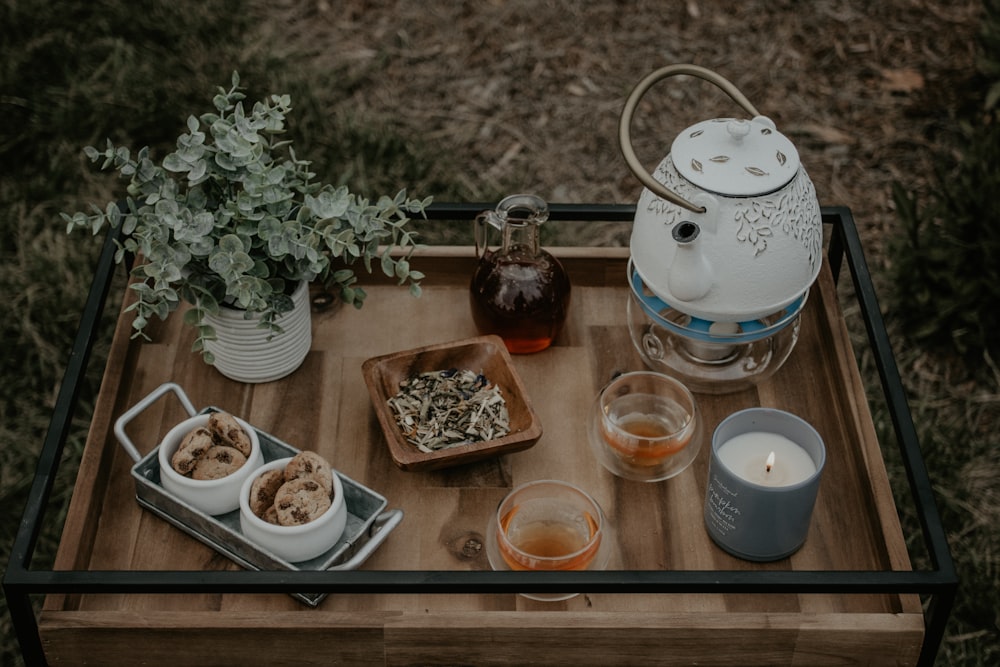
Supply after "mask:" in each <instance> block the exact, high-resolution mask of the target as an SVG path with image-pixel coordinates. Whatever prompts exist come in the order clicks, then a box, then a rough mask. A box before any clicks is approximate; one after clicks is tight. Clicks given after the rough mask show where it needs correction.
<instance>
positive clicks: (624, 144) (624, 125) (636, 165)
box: [618, 64, 760, 213]
mask: <svg viewBox="0 0 1000 667" xmlns="http://www.w3.org/2000/svg"><path fill="white" fill-rule="evenodd" d="M679 74H687V75H689V76H695V77H698V78H699V79H704V80H705V81H708V82H709V83H713V84H715V85H716V86H718V87H719V88H721V89H722V91H723V92H725V93H726V94H727V95H729V97H731V98H732V99H733V101H734V102H736V103H737V104H739V105H740V106H741V107H743V109H744V110H745V111H746V112H747V113H749V114H750V115H751V116H753V117H756V116H759V115H760V113H758V112H757V109H756V107H754V105H753V104H751V103H750V101H749V100H748V99H747V98H746V97H745V96H744V95H743V93H741V92H740V91H739V90H738V89H737V88H736V86H734V85H733V84H732V82H730V81H729V80H728V79H725V78H724V77H722V76H720V75H718V74H716V73H715V72H713V71H712V70H710V69H705V68H704V67H700V66H698V65H687V64H680V65H667V66H666V67H661V68H660V69H658V70H656V71H655V72H652V73H651V74H648V75H647V76H646V77H645V78H644V79H642V80H641V81H640V82H639V83H638V84H637V85H636V87H635V88H634V89H633V90H632V92H631V93H630V94H629V96H628V99H627V100H626V101H625V108H624V109H623V110H622V115H621V119H620V120H619V123H618V143H619V144H620V145H621V151H622V156H623V157H624V158H625V164H627V165H628V168H629V169H631V170H632V173H633V174H635V176H636V178H638V179H639V182H640V183H642V184H643V185H644V186H646V187H647V188H648V189H649V190H650V191H651V192H653V194H655V195H657V196H658V197H662V198H663V199H666V200H667V201H669V202H672V203H674V204H677V205H678V206H682V207H684V208H686V209H688V210H689V211H693V212H694V213H704V212H705V207H704V206H698V205H697V204H693V203H691V202H690V201H688V200H687V199H684V198H683V197H681V196H680V195H678V194H677V193H676V192H674V191H672V190H670V189H668V188H667V187H666V186H664V185H663V184H662V183H660V182H659V181H657V180H656V179H655V178H653V176H652V174H650V173H649V172H648V171H647V170H646V168H645V167H644V166H643V165H642V163H641V162H640V161H639V158H638V157H636V154H635V149H634V148H633V147H632V117H633V116H634V115H635V109H636V107H637V106H638V105H639V100H640V99H641V98H642V96H643V95H645V94H646V91H648V90H649V89H650V87H651V86H652V85H653V84H654V83H656V82H657V81H660V80H662V79H666V78H668V77H671V76H677V75H679Z"/></svg>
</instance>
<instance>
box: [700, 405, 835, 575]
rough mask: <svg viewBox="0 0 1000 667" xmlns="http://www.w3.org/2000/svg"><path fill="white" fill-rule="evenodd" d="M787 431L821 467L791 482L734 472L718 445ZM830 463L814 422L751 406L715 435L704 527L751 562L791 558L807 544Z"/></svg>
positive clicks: (739, 555)
mask: <svg viewBox="0 0 1000 667" xmlns="http://www.w3.org/2000/svg"><path fill="white" fill-rule="evenodd" d="M754 431H760V432H765V433H774V434H777V435H781V436H784V437H785V438H788V439H789V440H791V441H792V442H794V443H796V444H797V445H799V446H801V447H802V448H803V449H804V450H805V451H806V452H807V453H808V454H809V456H810V458H812V460H813V463H814V464H815V465H816V472H815V473H814V474H812V475H810V476H809V477H808V478H806V479H805V480H803V481H801V482H798V483H795V484H790V485H787V486H763V485H761V484H757V483H755V482H751V481H748V480H746V479H744V478H743V477H741V476H738V475H736V474H734V472H733V471H732V470H730V469H729V468H728V467H727V466H726V464H725V463H723V462H722V460H721V459H720V458H719V454H718V452H719V448H720V447H722V445H724V444H725V443H726V442H728V441H729V440H731V439H732V438H734V437H736V436H737V435H740V434H743V433H749V432H754ZM825 463H826V448H825V447H824V445H823V439H822V438H821V437H820V435H819V433H817V432H816V429H814V428H813V427H812V426H811V425H810V424H809V423H807V422H806V421H804V420H803V419H801V418H800V417H797V416H795V415H793V414H791V413H788V412H784V411H782V410H775V409H771V408H750V409H747V410H741V411H740V412H736V413H734V414H732V415H730V416H729V417H727V418H726V419H724V420H723V421H722V422H721V423H720V424H719V425H718V427H716V429H715V433H714V434H713V435H712V449H711V460H710V462H709V469H708V488H707V490H706V494H705V529H706V530H707V531H708V534H709V536H710V537H711V538H712V540H713V541H714V542H715V543H716V544H718V545H719V546H720V547H722V548H723V549H725V550H726V551H728V552H729V553H731V554H732V555H734V556H737V557H739V558H743V559H745V560H751V561H761V562H763V561H773V560H780V559H782V558H786V557H788V556H790V555H792V554H793V553H795V552H796V551H798V549H799V548H800V547H801V546H802V545H803V543H804V542H805V540H806V535H807V534H808V532H809V523H810V521H811V519H812V512H813V506H814V505H815V503H816V495H817V493H818V492H819V482H820V477H821V474H822V472H823V466H824V464H825Z"/></svg>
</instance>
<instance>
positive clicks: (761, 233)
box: [646, 157, 823, 271]
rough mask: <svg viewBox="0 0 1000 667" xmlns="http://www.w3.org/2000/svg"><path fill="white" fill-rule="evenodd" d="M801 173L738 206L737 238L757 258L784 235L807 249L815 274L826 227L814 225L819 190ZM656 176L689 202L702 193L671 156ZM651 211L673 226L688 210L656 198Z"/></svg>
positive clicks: (661, 164) (650, 205)
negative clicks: (770, 241) (778, 187)
mask: <svg viewBox="0 0 1000 667" xmlns="http://www.w3.org/2000/svg"><path fill="white" fill-rule="evenodd" d="M799 170H800V172H801V173H800V174H798V175H797V176H796V177H795V178H793V179H792V181H791V183H789V185H787V186H786V187H785V188H784V189H783V190H780V191H778V192H775V193H772V194H770V195H766V196H763V197H757V198H750V199H746V200H743V201H740V202H739V203H737V205H736V213H735V222H736V223H737V224H736V233H735V235H736V239H737V240H738V241H739V242H740V243H742V244H746V245H747V246H748V247H749V248H750V249H751V250H752V251H753V253H754V255H755V256H757V255H760V254H761V253H763V252H765V251H766V250H767V245H768V240H769V239H773V238H775V234H776V233H777V232H780V233H781V234H783V235H785V236H791V237H793V238H794V239H795V240H797V241H798V242H799V243H800V244H802V247H803V248H804V249H805V250H806V253H807V256H808V261H809V266H810V268H811V269H812V270H814V271H815V269H816V266H817V263H818V262H819V261H821V259H822V243H823V239H822V234H823V230H822V226H815V225H812V224H810V221H811V220H813V219H814V218H815V215H818V213H814V211H813V210H811V209H813V208H814V207H816V208H818V202H817V201H816V191H815V187H814V186H813V183H812V181H811V180H809V177H808V175H807V174H806V173H805V169H804V168H802V167H801V166H800V167H799ZM654 176H655V177H656V179H657V180H658V181H660V182H661V183H663V185H665V186H666V187H667V188H670V189H671V190H673V191H674V192H676V193H677V194H679V195H680V196H682V197H685V198H687V199H691V198H692V197H694V195H696V194H698V193H699V192H701V190H699V189H698V188H696V187H694V186H692V185H691V183H690V182H689V181H688V180H687V179H685V178H684V177H683V176H681V175H680V173H679V172H678V171H677V169H676V168H675V167H674V165H673V162H672V161H671V160H670V159H669V157H668V158H667V159H665V160H663V162H661V163H660V165H659V166H658V167H657V169H656V171H655V172H654ZM646 208H647V210H648V211H649V212H650V213H652V214H654V215H655V216H656V217H657V219H659V220H661V221H662V222H663V224H664V225H666V226H668V227H670V226H672V225H674V224H675V223H677V222H679V221H680V220H683V219H685V218H686V216H687V213H686V211H685V210H684V209H682V208H680V207H679V206H676V205H674V204H671V203H670V202H668V201H666V200H664V199H661V198H659V197H656V196H653V197H652V198H651V199H650V201H649V203H648V205H647V207H646Z"/></svg>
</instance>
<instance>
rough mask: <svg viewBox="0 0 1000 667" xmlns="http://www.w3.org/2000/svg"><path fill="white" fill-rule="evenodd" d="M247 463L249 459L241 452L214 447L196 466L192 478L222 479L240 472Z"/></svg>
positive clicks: (229, 448) (230, 448)
mask: <svg viewBox="0 0 1000 667" xmlns="http://www.w3.org/2000/svg"><path fill="white" fill-rule="evenodd" d="M246 462H247V457H245V456H243V453H242V452H241V451H240V450H238V449H234V448H232V447H225V446H223V445H212V446H211V447H209V448H208V451H206V452H205V453H204V455H202V457H201V458H199V459H198V461H197V462H196V463H195V464H194V470H192V471H191V478H192V479H200V480H209V479H222V478H223V477H226V476H228V475H231V474H233V473H234V472H236V471H237V470H239V469H240V468H241V467H242V466H243V464H244V463H246Z"/></svg>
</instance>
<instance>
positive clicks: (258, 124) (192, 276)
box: [60, 71, 431, 363]
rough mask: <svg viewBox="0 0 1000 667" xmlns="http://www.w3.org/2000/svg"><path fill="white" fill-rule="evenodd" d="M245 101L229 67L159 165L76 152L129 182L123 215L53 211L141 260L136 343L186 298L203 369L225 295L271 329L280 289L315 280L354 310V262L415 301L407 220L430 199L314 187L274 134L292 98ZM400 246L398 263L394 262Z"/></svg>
mask: <svg viewBox="0 0 1000 667" xmlns="http://www.w3.org/2000/svg"><path fill="white" fill-rule="evenodd" d="M245 98H246V95H245V94H244V92H243V91H242V89H241V88H240V78H239V74H238V72H235V71H234V72H233V73H232V78H231V86H230V87H228V88H226V87H219V89H218V92H217V93H216V94H215V95H214V96H213V97H212V100H211V103H212V108H211V109H210V110H209V111H207V112H204V113H200V114H191V115H189V116H187V118H186V120H185V124H184V125H185V127H184V129H186V132H183V133H181V134H180V135H179V136H178V138H177V142H176V150H175V151H173V152H171V153H169V154H168V155H166V156H165V157H164V158H163V160H162V161H161V162H160V163H157V162H155V161H154V160H153V159H152V156H151V154H150V150H149V148H148V147H143V148H141V149H140V150H139V151H138V152H136V153H135V155H134V157H133V153H132V151H131V150H130V149H129V148H127V147H125V146H119V145H116V144H114V143H113V142H112V141H111V140H110V139H109V140H107V141H106V146H105V148H104V150H99V149H97V148H94V147H92V146H87V147H85V148H84V149H83V152H84V154H85V155H86V157H87V158H88V159H90V160H91V161H92V162H94V163H95V164H100V168H101V169H105V170H108V169H114V170H116V171H118V173H119V174H120V175H121V176H122V177H123V178H124V179H125V180H126V182H127V185H126V193H127V196H126V197H125V201H126V211H127V212H125V213H123V212H122V210H121V209H120V208H119V207H118V202H117V201H112V202H109V203H108V204H107V205H106V206H105V207H104V208H103V209H102V208H99V207H93V208H92V211H91V213H89V214H88V213H86V212H75V213H73V214H67V213H63V214H60V219H61V221H62V222H63V223H64V224H65V225H66V230H67V232H68V233H72V232H73V231H75V230H77V229H81V228H82V229H87V230H89V231H90V232H92V233H93V234H97V233H99V232H100V231H101V230H103V229H105V228H107V227H112V228H120V230H121V232H122V234H124V235H125V236H124V238H122V240H121V241H120V242H119V246H118V249H117V251H116V253H115V261H117V262H123V261H125V259H126V258H127V257H129V256H135V257H137V258H139V263H138V264H137V265H136V266H135V267H133V271H132V275H133V276H135V277H136V280H135V281H133V282H132V283H130V289H132V290H134V292H135V301H134V302H133V303H131V304H130V305H129V306H128V307H127V308H126V312H130V313H132V314H133V318H134V319H133V322H132V326H133V328H134V330H135V335H136V336H141V337H144V336H145V333H144V332H145V329H146V327H147V325H148V324H149V322H150V320H151V318H153V317H154V316H155V317H161V318H162V317H166V316H167V315H168V314H169V313H170V312H172V311H173V310H175V309H176V308H177V307H178V305H179V303H180V301H181V295H182V294H183V296H184V299H185V300H188V301H191V302H193V304H194V307H193V308H191V309H189V310H187V311H186V313H185V315H184V321H185V323H186V324H189V325H191V326H193V327H194V328H195V329H196V331H197V333H196V338H195V343H194V347H195V351H197V352H200V353H201V355H202V358H203V359H204V360H205V361H206V362H207V363H212V356H211V355H210V354H209V353H208V351H207V350H205V349H204V341H205V340H207V339H209V338H210V337H212V336H214V332H213V331H212V330H211V327H208V326H207V325H205V324H204V321H203V318H204V315H205V313H207V312H217V310H218V308H219V305H218V300H220V299H222V298H224V297H228V298H229V299H231V300H232V301H233V302H235V303H236V304H237V305H239V306H240V307H243V308H245V309H247V315H248V316H251V317H254V316H259V317H260V322H261V326H263V327H264V328H267V329H269V330H270V331H272V332H274V333H280V331H281V327H280V325H279V323H278V322H277V316H278V315H280V314H281V312H284V310H286V309H287V308H286V307H287V306H288V305H289V303H288V301H287V297H286V295H285V294H284V291H283V286H284V285H286V284H287V285H293V284H296V283H298V282H300V281H302V280H314V279H316V278H317V277H319V276H324V277H325V280H326V282H327V285H328V287H330V286H334V285H336V286H339V289H340V290H341V296H342V298H343V299H344V301H345V302H347V303H351V304H353V305H354V306H356V307H361V305H362V303H363V301H364V299H365V297H366V294H365V292H364V290H363V289H362V288H361V287H360V286H359V285H358V284H357V283H358V278H357V276H356V274H355V273H354V271H353V270H352V269H348V268H344V267H343V265H344V264H348V265H349V264H351V263H353V262H354V261H355V260H357V259H360V260H361V261H362V263H363V265H364V267H365V269H366V270H367V271H368V272H369V273H370V272H371V271H372V261H373V260H375V259H376V258H377V259H378V260H379V263H380V267H381V269H382V271H383V272H384V273H385V274H386V275H388V276H395V277H397V278H399V279H400V283H401V284H407V283H408V284H409V289H410V292H411V294H414V295H419V293H420V287H419V285H418V284H417V281H419V280H420V279H422V278H423V274H422V273H420V272H419V271H416V270H414V269H412V268H411V267H410V262H409V259H408V258H409V256H410V255H409V252H410V251H412V249H413V248H414V247H415V246H416V244H417V235H416V232H415V230H414V229H413V228H412V227H411V226H410V223H411V220H410V218H409V217H408V216H409V215H413V216H416V215H423V213H424V210H425V208H426V207H427V206H428V205H429V204H430V202H431V198H430V197H427V198H424V199H413V198H409V197H408V195H407V194H406V190H400V191H399V192H397V193H395V194H394V195H392V196H389V195H377V196H375V197H374V199H369V198H365V197H361V196H358V195H356V194H354V193H352V192H350V191H349V190H348V188H347V187H345V186H343V185H340V186H334V185H331V184H324V183H320V182H315V181H313V179H314V178H315V173H314V172H312V171H311V170H310V169H309V166H310V162H309V161H308V160H305V159H302V158H301V157H299V156H298V155H297V154H296V152H295V149H294V147H293V145H292V143H291V142H290V141H288V140H287V139H285V138H284V136H283V133H284V131H285V129H286V127H287V114H288V113H289V112H290V111H291V109H292V101H291V98H290V97H289V96H288V95H285V94H280V95H270V96H269V97H267V98H265V99H263V100H260V101H257V102H254V103H253V104H252V105H249V104H246V103H244V100H245ZM372 201H374V202H376V203H375V204H372V203H371V202H372ZM381 245H384V246H385V247H384V248H382V247H381ZM397 250H401V251H403V254H405V255H406V257H407V259H403V260H395V259H394V255H393V254H392V253H393V252H394V251H397ZM332 262H337V265H336V266H333V265H332Z"/></svg>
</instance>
